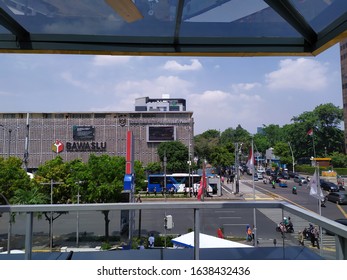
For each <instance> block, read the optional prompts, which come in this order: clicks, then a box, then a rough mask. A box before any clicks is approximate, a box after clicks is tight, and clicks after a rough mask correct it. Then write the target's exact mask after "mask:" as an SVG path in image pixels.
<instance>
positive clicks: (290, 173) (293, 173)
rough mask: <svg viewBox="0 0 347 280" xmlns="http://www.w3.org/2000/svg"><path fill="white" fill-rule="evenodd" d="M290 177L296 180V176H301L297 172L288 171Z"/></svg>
mask: <svg viewBox="0 0 347 280" xmlns="http://www.w3.org/2000/svg"><path fill="white" fill-rule="evenodd" d="M288 175H289V177H290V178H294V177H295V175H299V174H298V173H296V172H293V171H288Z"/></svg>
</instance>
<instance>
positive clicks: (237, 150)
mask: <svg viewBox="0 0 347 280" xmlns="http://www.w3.org/2000/svg"><path fill="white" fill-rule="evenodd" d="M242 144H243V143H241V144H240V148H239V143H235V169H236V170H235V171H236V183H235V194H238V193H239V191H240V159H239V157H240V156H241V148H242Z"/></svg>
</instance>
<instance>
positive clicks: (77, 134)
mask: <svg viewBox="0 0 347 280" xmlns="http://www.w3.org/2000/svg"><path fill="white" fill-rule="evenodd" d="M72 132H73V133H72V134H73V140H74V141H92V140H94V138H95V127H94V126H91V125H74V126H73V127H72Z"/></svg>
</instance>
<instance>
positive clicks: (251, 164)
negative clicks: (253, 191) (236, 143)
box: [246, 148, 254, 174]
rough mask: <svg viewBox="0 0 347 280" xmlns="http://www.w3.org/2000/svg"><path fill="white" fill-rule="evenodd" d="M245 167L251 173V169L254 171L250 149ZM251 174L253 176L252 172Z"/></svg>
mask: <svg viewBox="0 0 347 280" xmlns="http://www.w3.org/2000/svg"><path fill="white" fill-rule="evenodd" d="M246 166H247V167H248V168H249V169H251V170H252V171H253V169H254V157H253V151H252V148H250V149H249V155H248V160H247V163H246ZM252 174H253V172H252Z"/></svg>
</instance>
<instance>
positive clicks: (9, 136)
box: [8, 128, 12, 157]
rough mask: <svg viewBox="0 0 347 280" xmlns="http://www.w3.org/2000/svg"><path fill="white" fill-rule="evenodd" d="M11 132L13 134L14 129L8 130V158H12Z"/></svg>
mask: <svg viewBox="0 0 347 280" xmlns="http://www.w3.org/2000/svg"><path fill="white" fill-rule="evenodd" d="M11 132H12V129H11V128H10V129H9V130H8V157H10V155H11Z"/></svg>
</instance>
